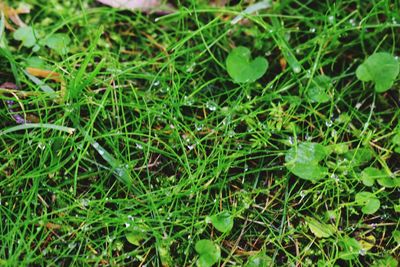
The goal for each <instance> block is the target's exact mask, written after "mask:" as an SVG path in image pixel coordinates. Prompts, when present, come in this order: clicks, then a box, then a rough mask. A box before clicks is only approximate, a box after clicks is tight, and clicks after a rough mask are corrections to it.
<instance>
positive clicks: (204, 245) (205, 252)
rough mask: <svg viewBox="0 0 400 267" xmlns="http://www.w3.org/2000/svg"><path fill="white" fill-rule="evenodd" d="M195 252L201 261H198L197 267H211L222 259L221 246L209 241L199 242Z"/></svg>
mask: <svg viewBox="0 0 400 267" xmlns="http://www.w3.org/2000/svg"><path fill="white" fill-rule="evenodd" d="M195 250H196V252H197V253H198V254H199V259H198V260H197V266H199V267H211V266H213V265H214V264H216V263H217V262H218V261H219V259H220V258H221V250H220V248H219V246H217V245H216V244H214V243H213V242H212V241H211V240H208V239H202V240H199V241H197V242H196V245H195Z"/></svg>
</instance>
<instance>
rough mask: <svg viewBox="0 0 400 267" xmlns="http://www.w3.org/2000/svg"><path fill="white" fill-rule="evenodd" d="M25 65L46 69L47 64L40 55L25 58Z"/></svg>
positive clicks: (47, 67)
mask: <svg viewBox="0 0 400 267" xmlns="http://www.w3.org/2000/svg"><path fill="white" fill-rule="evenodd" d="M25 63H26V66H27V67H32V68H38V69H42V70H48V69H49V66H48V65H47V64H46V62H45V61H44V60H43V59H41V58H40V57H30V58H27V59H26V60H25Z"/></svg>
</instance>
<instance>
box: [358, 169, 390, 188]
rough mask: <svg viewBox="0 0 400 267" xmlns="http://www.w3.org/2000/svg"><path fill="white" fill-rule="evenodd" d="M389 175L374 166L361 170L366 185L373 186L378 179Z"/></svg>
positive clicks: (362, 179)
mask: <svg viewBox="0 0 400 267" xmlns="http://www.w3.org/2000/svg"><path fill="white" fill-rule="evenodd" d="M384 177H387V175H386V173H385V172H384V171H383V170H379V169H377V168H374V167H368V168H365V169H364V170H363V171H362V172H361V181H362V182H363V184H364V185H366V186H373V185H374V183H375V180H376V179H381V178H384Z"/></svg>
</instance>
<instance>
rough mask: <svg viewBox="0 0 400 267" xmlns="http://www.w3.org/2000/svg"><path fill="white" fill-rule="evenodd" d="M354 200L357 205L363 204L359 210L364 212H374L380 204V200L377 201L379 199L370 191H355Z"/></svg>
mask: <svg viewBox="0 0 400 267" xmlns="http://www.w3.org/2000/svg"><path fill="white" fill-rule="evenodd" d="M355 201H356V203H357V204H358V205H361V206H363V207H362V208H361V211H362V212H363V213H364V214H373V213H375V212H376V211H377V210H378V209H379V207H380V205H381V202H380V201H379V199H378V198H377V197H376V196H375V195H374V194H373V193H370V192H360V193H357V194H356V198H355Z"/></svg>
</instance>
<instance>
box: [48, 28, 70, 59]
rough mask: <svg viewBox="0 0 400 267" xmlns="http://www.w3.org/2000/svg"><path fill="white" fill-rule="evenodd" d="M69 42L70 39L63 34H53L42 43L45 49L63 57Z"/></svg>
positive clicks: (67, 49)
mask: <svg viewBox="0 0 400 267" xmlns="http://www.w3.org/2000/svg"><path fill="white" fill-rule="evenodd" d="M70 42H71V39H70V38H69V36H68V35H66V34H63V33H55V34H53V35H51V36H50V37H48V38H46V39H45V40H44V42H43V43H44V45H46V46H47V47H49V48H51V49H53V50H54V51H55V52H57V53H58V54H60V55H65V54H67V53H68V51H69V48H68V45H69V44H70Z"/></svg>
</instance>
